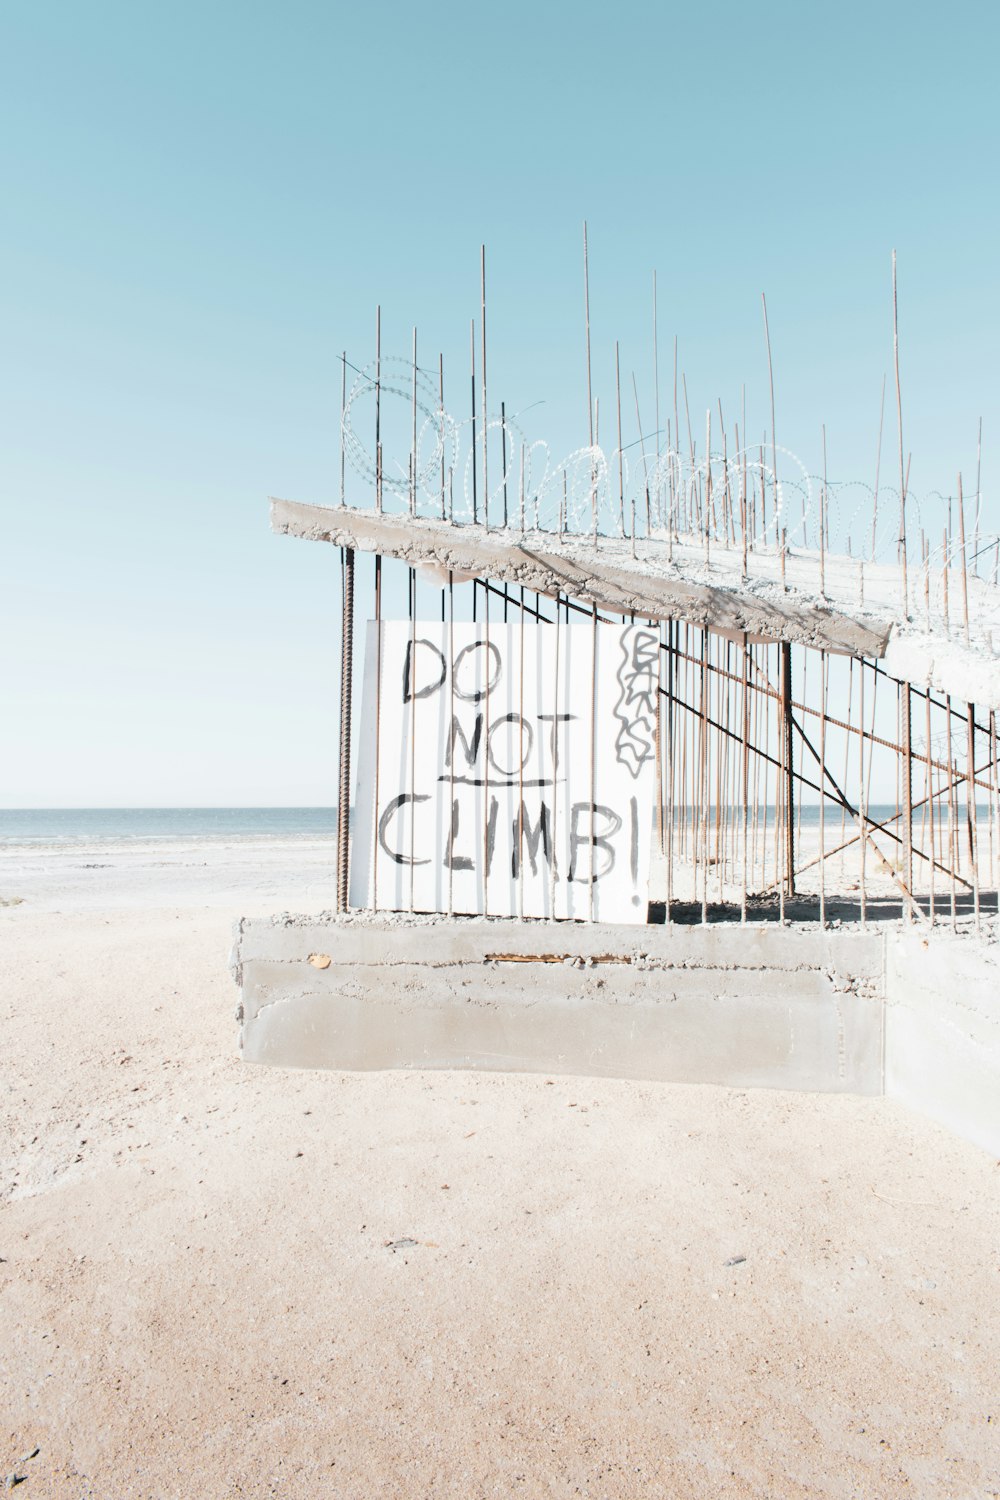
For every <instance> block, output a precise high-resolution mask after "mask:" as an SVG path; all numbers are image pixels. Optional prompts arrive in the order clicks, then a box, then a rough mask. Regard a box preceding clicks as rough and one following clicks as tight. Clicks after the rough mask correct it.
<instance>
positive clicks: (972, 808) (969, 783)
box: [965, 703, 980, 932]
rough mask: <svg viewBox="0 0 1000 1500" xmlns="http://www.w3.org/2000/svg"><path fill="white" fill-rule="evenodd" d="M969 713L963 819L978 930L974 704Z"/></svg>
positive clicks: (970, 706)
mask: <svg viewBox="0 0 1000 1500" xmlns="http://www.w3.org/2000/svg"><path fill="white" fill-rule="evenodd" d="M968 713H969V745H968V750H967V752H966V753H967V755H968V776H967V778H966V782H965V821H966V825H967V828H968V839H969V862H970V864H971V866H972V903H973V909H974V911H975V916H976V931H977V932H979V931H980V920H979V828H978V826H977V820H978V817H979V809H978V808H977V806H976V710H975V705H974V704H972V703H970V704H969V705H968Z"/></svg>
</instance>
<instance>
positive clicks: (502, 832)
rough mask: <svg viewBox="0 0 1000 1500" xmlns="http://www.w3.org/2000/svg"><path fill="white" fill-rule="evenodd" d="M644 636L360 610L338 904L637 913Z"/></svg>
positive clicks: (646, 714)
mask: <svg viewBox="0 0 1000 1500" xmlns="http://www.w3.org/2000/svg"><path fill="white" fill-rule="evenodd" d="M659 654H660V650H659V634H658V632H657V630H656V628H655V626H654V627H650V626H647V625H627V626H619V625H606V624H599V625H597V626H596V628H595V626H594V624H593V623H592V622H584V623H581V624H573V625H566V624H560V625H558V626H555V625H551V624H546V625H528V624H520V623H518V624H516V625H503V624H499V623H493V622H491V623H490V624H489V626H487V625H486V624H484V623H480V624H468V623H461V624H460V623H455V624H442V623H440V622H433V623H429V622H415V623H414V622H407V621H389V622H386V621H383V622H382V624H381V626H377V625H376V624H375V622H374V621H369V623H368V632H367V638H366V643H365V675H364V690H363V700H362V722H361V736H360V753H359V763H358V775H357V796H356V802H355V808H356V813H355V831H354V839H353V846H352V860H351V893H350V894H351V905H352V906H355V907H372V906H376V907H379V908H381V909H383V910H390V911H420V912H457V913H486V914H488V915H490V916H525V917H551V916H555V917H565V918H577V919H583V920H593V921H607V922H645V921H646V913H647V901H648V894H647V892H648V875H649V845H650V837H651V833H652V821H653V791H654V784H655V760H656V732H657V712H658V698H659V694H658V688H659Z"/></svg>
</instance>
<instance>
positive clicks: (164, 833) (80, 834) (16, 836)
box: [0, 803, 984, 849]
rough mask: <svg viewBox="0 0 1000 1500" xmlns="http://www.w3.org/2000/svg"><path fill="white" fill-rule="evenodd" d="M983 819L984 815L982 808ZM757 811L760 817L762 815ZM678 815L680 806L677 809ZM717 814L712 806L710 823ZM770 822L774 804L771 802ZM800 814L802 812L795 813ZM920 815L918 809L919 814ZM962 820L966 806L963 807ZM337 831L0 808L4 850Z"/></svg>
mask: <svg viewBox="0 0 1000 1500" xmlns="http://www.w3.org/2000/svg"><path fill="white" fill-rule="evenodd" d="M895 812H896V808H895V807H894V806H890V805H889V804H888V803H885V804H881V803H880V804H877V805H876V804H874V803H873V804H872V805H871V806H870V807H869V809H868V815H869V817H870V818H871V820H872V821H873V822H875V823H880V822H882V821H883V820H886V819H889V818H891V817H892V816H893V814H894V813H895ZM979 814H980V820H982V817H983V814H984V808H983V806H982V805H980V807H979ZM761 815H762V814H759V815H758V816H761ZM678 816H679V810H678ZM714 817H715V810H714V808H712V809H710V810H709V822H710V823H712V822H713V820H714ZM767 817H768V822H769V823H773V821H774V808H773V807H768V810H767ZM796 817H797V818H798V813H797V814H796ZM839 817H840V809H839V808H838V807H836V806H835V805H834V804H833V803H828V804H827V809H826V820H827V825H828V826H829V827H832V826H833V824H834V823H835V822H836V820H837V819H838V818H839ZM916 817H917V819H918V820H919V817H920V814H919V811H918V812H917V814H916ZM959 818H960V820H962V821H963V822H964V818H965V809H964V806H963V807H961V808H960V809H959ZM801 823H802V826H804V827H806V828H816V827H817V826H818V824H819V808H818V807H817V806H815V805H812V804H810V805H807V806H804V807H803V808H802V812H801ZM336 833H337V809H336V808H335V807H60V808H40V809H34V808H15V809H7V810H4V809H0V849H3V848H10V847H14V846H16V847H20V848H24V847H37V848H46V847H51V848H67V847H68V848H72V847H73V846H74V845H90V846H92V845H95V844H122V843H124V844H129V843H150V842H163V843H171V842H180V841H188V840H191V839H198V840H209V841H217V842H220V843H221V842H232V841H234V840H237V841H241V840H249V839H253V840H260V839H284V840H287V839H334V838H335V837H336Z"/></svg>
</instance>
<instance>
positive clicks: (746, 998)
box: [233, 914, 1000, 1151]
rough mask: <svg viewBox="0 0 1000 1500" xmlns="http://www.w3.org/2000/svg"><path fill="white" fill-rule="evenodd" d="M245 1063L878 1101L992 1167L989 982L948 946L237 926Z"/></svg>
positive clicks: (630, 933) (996, 1066) (995, 1093)
mask: <svg viewBox="0 0 1000 1500" xmlns="http://www.w3.org/2000/svg"><path fill="white" fill-rule="evenodd" d="M233 972H234V976H235V978H236V981H237V983H238V984H239V985H240V988H241V996H242V997H241V1003H240V1009H239V1018H240V1021H241V1025H242V1031H241V1044H242V1051H243V1056H244V1058H245V1059H246V1060H247V1061H248V1062H259V1063H271V1064H276V1065H279V1066H284V1067H326V1068H336V1069H345V1070H353V1069H363V1070H369V1069H381V1068H421V1069H422V1068H427V1069H433V1068H467V1069H487V1070H509V1071H513V1072H543V1073H547V1074H573V1075H584V1076H587V1075H590V1076H604V1077H624V1078H637V1079H649V1080H660V1081H666V1082H675V1083H716V1084H726V1085H730V1086H737V1087H768V1088H780V1089H793V1090H807V1091H819V1092H842V1093H855V1094H868V1095H873V1094H881V1093H887V1094H890V1095H892V1096H894V1097H896V1098H898V1099H900V1100H902V1101H903V1102H905V1103H906V1104H908V1105H910V1106H912V1107H913V1108H915V1109H918V1110H920V1111H922V1112H924V1113H927V1114H929V1115H931V1116H932V1117H934V1118H936V1119H939V1120H941V1121H942V1122H943V1123H944V1124H946V1125H947V1126H949V1128H951V1129H952V1130H954V1131H955V1132H956V1133H957V1134H959V1135H961V1136H964V1137H965V1138H967V1139H969V1140H972V1141H974V1142H976V1143H977V1144H979V1145H981V1146H984V1147H985V1148H986V1149H989V1150H997V1151H1000V967H998V964H997V960H996V958H995V957H994V956H992V955H991V953H990V951H989V950H987V949H984V948H983V947H982V946H980V945H977V944H972V943H970V942H969V941H968V940H967V939H966V940H961V939H954V938H951V937H947V936H945V935H944V934H925V935H921V934H920V933H907V932H903V931H901V930H900V929H898V928H896V927H892V928H889V929H886V930H884V931H873V930H869V931H867V932H860V931H858V930H857V929H854V930H850V929H840V930H835V931H825V932H824V931H821V930H819V929H810V930H803V929H801V928H800V929H798V930H789V929H786V928H781V927H774V926H767V927H762V926H748V927H745V928H743V927H739V926H736V925H729V924H720V925H718V926H709V927H707V928H705V927H699V928H691V929H688V930H685V929H683V928H678V927H673V928H670V929H667V928H665V927H645V928H631V929H630V928H624V927H617V926H606V925H601V924H598V923H594V924H584V925H580V924H575V923H574V924H570V923H544V922H532V923H519V922H516V921H509V920H503V919H488V920H484V919H481V918H470V919H464V920H463V919H455V918H436V917H400V916H396V915H393V916H389V917H379V916H377V915H371V914H358V915H354V916H347V917H341V918H329V919H323V918H319V919H317V918H306V917H291V916H281V917H275V918H272V919H270V920H268V919H244V920H243V921H242V922H240V923H239V925H238V929H237V934H236V943H235V948H234V952H233Z"/></svg>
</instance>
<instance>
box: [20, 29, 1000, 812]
mask: <svg viewBox="0 0 1000 1500" xmlns="http://www.w3.org/2000/svg"><path fill="white" fill-rule="evenodd" d="M998 55H1000V9H998V8H997V6H996V5H995V4H991V3H989V4H988V3H982V4H963V3H961V0H959V3H956V4H952V5H950V6H947V7H940V6H934V7H932V6H930V5H928V4H922V3H916V4H911V5H907V6H902V5H878V4H875V5H873V4H871V3H868V4H865V5H858V4H851V3H848V4H841V5H839V6H838V7H836V8H830V7H820V6H808V5H802V4H801V3H796V4H785V3H782V4H776V3H764V4H762V5H759V6H751V5H747V4H726V3H722V4H717V5H714V6H702V5H690V4H689V5H684V6H677V5H671V4H661V5H655V6H641V5H628V4H626V5H623V6H619V7H611V6H606V5H603V6H600V7H598V6H596V5H589V4H573V5H559V4H550V5H548V6H539V5H537V4H534V5H524V4H521V3H513V4H508V5H505V6H503V7H499V8H498V7H473V6H469V5H457V4H448V5H437V6H422V7H421V6H411V5H406V6H402V5H393V4H389V5H382V6H378V7H375V6H365V7H347V6H344V5H321V4H317V3H306V0H285V3H283V4H281V5H280V6H279V5H277V4H270V5H263V4H255V3H251V0H241V3H225V0H214V3H208V4H206V3H204V0H202V3H199V4H191V3H186V0H172V3H171V4H169V5H137V4H135V3H134V0H129V3H108V0H88V3H86V4H81V3H79V0H71V3H59V4H56V3H51V0H32V3H30V4H14V3H8V4H7V5H5V6H3V7H2V9H0V114H2V122H0V128H2V136H3V140H4V151H3V166H2V169H0V171H2V204H3V209H4V221H5V229H4V233H3V236H2V240H0V255H2V258H3V275H2V277H0V297H2V300H3V311H2V323H0V330H2V336H0V471H2V530H0V614H2V617H3V618H2V621H0V628H2V632H3V637H2V638H3V642H4V646H5V650H4V653H3V664H2V667H0V698H2V704H0V707H2V716H3V725H4V728H3V735H2V740H0V805H6V806H59V805H64V806H65V805H69V806H75V805H97V806H100V805H157V804H163V805H174V804H237V805H238V804H243V803H250V804H253V803H263V804H268V803H293V804H294V803H302V804H311V803H323V802H332V801H334V800H335V777H336V746H335V742H334V727H335V702H336V680H337V649H336V643H337V636H338V620H337V600H336V577H337V574H336V555H335V553H334V552H333V550H332V549H328V548H324V547H320V546H316V545H310V544H307V543H304V542H293V541H290V540H286V539H279V538H275V537H273V536H272V535H271V534H270V532H269V530H268V520H267V506H266V496H267V495H268V494H269V493H271V494H278V495H286V496H291V497H294V498H299V499H307V500H315V501H320V502H322V501H334V500H335V499H336V497H337V488H338V482H339V469H338V444H337V413H338V404H339V391H340V374H339V368H338V358H339V354H340V351H341V350H342V349H347V350H348V352H349V355H350V357H351V358H353V359H355V360H357V361H358V362H361V361H362V360H363V359H364V358H367V357H368V355H369V354H370V352H371V346H372V332H373V323H374V308H375V305H376V303H378V302H381V304H382V307H383V327H384V340H385V346H386V348H388V349H390V350H393V349H394V350H398V351H399V352H405V350H406V349H407V347H408V341H409V338H410V330H411V328H412V326H413V325H414V324H416V325H417V326H418V327H419V329H420V333H421V339H422V341H425V343H423V344H422V347H427V348H433V349H434V350H435V351H436V350H437V349H442V350H443V351H444V352H445V358H446V371H449V372H452V373H453V379H454V381H455V384H456V385H461V384H462V383H463V382H464V379H465V369H466V366H465V363H464V361H465V358H466V355H465V348H466V340H467V337H468V332H467V330H468V319H469V317H470V316H471V315H472V314H473V313H474V312H475V311H476V306H477V299H478V250H479V245H480V244H481V243H482V242H485V244H486V245H487V250H488V260H489V280H490V359H491V388H492V391H493V392H494V393H495V394H496V396H497V398H499V396H500V395H501V394H503V395H504V396H505V399H506V400H507V403H508V407H509V409H517V408H519V407H524V406H527V405H528V404H529V403H532V402H536V401H544V403H545V405H543V406H539V407H536V408H535V409H534V410H533V411H532V412H531V414H530V415H531V433H530V435H531V436H532V437H545V438H546V439H548V440H549V441H551V442H552V444H553V447H554V448H556V449H562V451H566V450H567V449H569V448H571V447H575V446H578V445H579V444H580V443H581V442H583V441H585V437H586V434H585V430H584V423H585V417H586V396H585V384H584V367H583V361H582V326H581V323H582V319H581V300H582V298H581V268H580V236H581V224H582V221H583V219H584V218H586V219H587V220H588V221H589V224H590V237H591V286H592V312H593V330H594V331H593V337H594V359H595V384H596V387H597V389H598V390H601V391H604V392H605V393H607V395H608V398H609V399H610V391H611V389H612V386H611V380H612V378H613V348H614V340H615V339H616V338H619V339H620V340H621V343H622V351H623V355H622V357H623V363H624V365H625V367H626V368H628V369H629V370H631V369H633V368H634V369H635V370H636V372H637V376H638V378H639V380H640V384H642V382H644V381H646V380H647V379H648V377H649V366H650V353H649V345H650V332H649V320H650V311H649V307H650V277H651V272H652V270H653V268H654V267H655V268H656V270H657V273H658V284H659V320H660V337H661V350H663V351H666V349H667V348H668V346H669V345H670V343H671V341H672V338H673V335H674V333H676V334H677V335H678V337H679V342H680V355H681V363H682V365H683V366H684V369H685V370H686V373H687V379H688V384H689V389H690V390H691V393H692V406H693V408H694V409H695V410H699V411H700V412H702V413H703V412H704V409H705V407H706V406H707V405H708V404H709V403H710V402H714V401H715V399H716V398H717V397H718V396H721V397H722V398H723V401H724V404H726V405H728V406H730V407H734V406H735V404H736V402H737V400H738V397H739V391H740V386H741V383H742V382H743V381H746V383H747V387H748V400H749V401H750V403H751V407H752V410H753V412H754V414H755V421H754V424H753V425H755V426H756V427H757V429H758V430H759V429H761V428H762V427H763V426H764V425H765V424H766V422H767V420H768V418H767V408H766V364H765V361H764V349H763V339H762V332H761V314H760V294H761V291H762V290H763V291H766V293H767V298H768V310H769V315H770V320H771V336H772V343H773V346H774V353H775V362H776V372H775V373H776V386H777V406H778V417H777V427H778V436H779V441H783V442H785V443H786V444H787V445H788V446H789V447H791V448H793V449H795V450H796V452H798V453H800V454H802V455H803V457H804V458H805V459H806V461H807V462H808V463H809V464H811V465H813V466H816V465H818V453H819V440H820V427H821V424H822V423H823V422H825V423H826V426H827V432H828V440H829V449H830V469H831V473H833V474H838V475H842V476H845V477H846V476H852V477H854V476H860V477H865V478H869V479H870V478H871V476H872V470H873V468H874V451H875V442H876V436H877V429H878V402H879V392H880V387H881V381H882V376H883V373H884V372H886V371H887V370H891V304H890V280H889V277H890V252H891V249H892V247H893V246H895V247H896V248H897V250H898V254H899V263H900V297H901V335H902V350H903V353H902V365H903V385H904V407H905V411H904V422H905V427H906V441H907V447H908V448H912V450H913V469H912V474H911V485H912V487H913V488H914V489H915V490H917V491H918V492H919V491H924V490H929V489H933V488H942V489H944V488H947V487H949V486H952V485H953V484H954V475H955V472H956V470H957V469H958V468H960V467H961V468H962V469H963V471H964V472H965V474H966V475H967V476H971V475H972V474H974V470H975V440H976V426H977V423H978V419H979V417H980V416H982V417H983V419H984V458H983V489H984V491H985V493H986V495H987V497H988V504H989V506H990V510H989V515H990V522H991V524H992V526H994V527H996V526H998V525H1000V507H997V506H996V504H995V502H994V501H993V500H992V497H993V496H994V494H995V490H996V479H997V476H998V475H1000V420H998V419H1000V413H998V400H997V398H998V385H1000V380H998V374H997V358H996V350H997V347H998V343H1000V339H998V335H1000V299H998V283H997V273H996V266H997V251H996V244H997V238H998V236H997V230H998V207H997V193H996V161H997V158H998V154H1000V140H998V133H1000V132H998V127H997V118H998V112H997V109H996V84H995V76H994V75H995V69H996V59H997V56H998ZM890 378H891V377H890ZM602 404H603V403H602ZM887 430H888V432H889V433H890V435H892V434H893V428H892V427H891V425H890V426H888V428H887ZM888 451H889V454H890V455H891V454H892V451H893V448H892V441H891V440H890V442H889V449H888ZM968 483H970V480H969V479H968V478H967V484H968Z"/></svg>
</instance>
